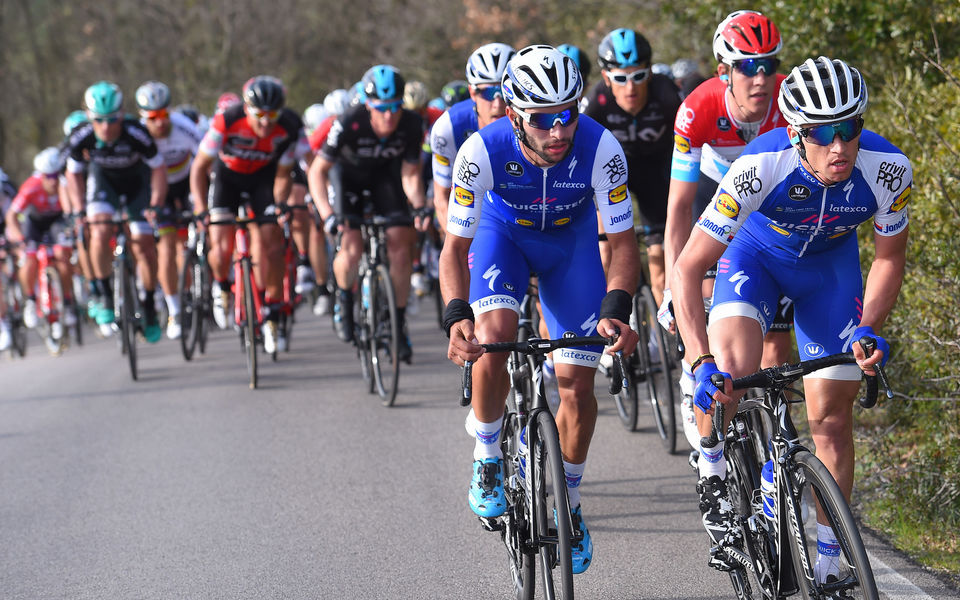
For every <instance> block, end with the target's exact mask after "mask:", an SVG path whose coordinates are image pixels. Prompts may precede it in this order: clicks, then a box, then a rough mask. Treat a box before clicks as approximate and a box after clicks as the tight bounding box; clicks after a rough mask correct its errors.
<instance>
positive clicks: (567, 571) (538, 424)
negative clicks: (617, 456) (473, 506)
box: [460, 336, 622, 600]
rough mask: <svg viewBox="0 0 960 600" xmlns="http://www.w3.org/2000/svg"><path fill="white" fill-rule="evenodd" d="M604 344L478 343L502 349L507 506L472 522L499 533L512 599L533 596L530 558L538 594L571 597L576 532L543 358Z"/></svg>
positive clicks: (466, 373)
mask: <svg viewBox="0 0 960 600" xmlns="http://www.w3.org/2000/svg"><path fill="white" fill-rule="evenodd" d="M612 343H613V338H605V337H600V336H590V337H576V336H570V337H564V338H560V339H555V340H544V339H539V338H530V339H528V340H525V341H517V342H498V343H492V344H482V346H483V347H484V349H485V350H486V351H487V352H509V353H510V355H509V357H508V359H507V372H508V375H509V378H510V395H509V396H508V398H507V407H506V412H505V413H504V417H503V428H502V430H501V435H500V445H501V450H502V452H503V487H504V495H505V499H506V502H507V508H506V512H505V513H504V514H503V516H500V517H496V518H482V517H481V518H480V522H481V523H482V524H483V527H484V528H485V529H486V530H488V531H498V532H500V536H501V539H502V541H503V544H504V546H506V549H507V555H508V557H509V561H510V575H511V577H512V579H513V583H514V586H515V590H516V597H517V598H518V599H520V600H530V599H532V598H534V595H535V591H536V565H537V562H539V564H540V579H541V582H542V583H541V585H542V586H543V596H544V597H545V598H551V599H552V598H562V599H564V600H571V599H572V598H573V566H572V565H573V556H572V554H571V551H572V548H573V546H574V544H577V543H579V542H581V541H582V537H581V535H582V534H580V532H579V530H578V531H574V528H573V519H572V515H571V512H570V511H571V507H570V501H569V498H568V497H567V483H566V477H565V475H564V471H563V456H562V455H561V453H560V436H559V433H558V431H557V423H556V421H555V420H554V417H553V413H552V412H551V411H550V408H549V406H548V404H547V399H546V398H547V397H546V393H545V390H544V381H543V361H544V357H545V356H546V355H547V354H548V353H550V352H552V351H554V350H557V349H560V348H570V347H576V346H585V345H596V344H603V345H609V344H612ZM620 361H621V357H620V356H619V353H618V356H617V357H616V363H615V364H617V365H618V367H619V368H622V363H621V362H620ZM472 367H473V365H472V363H470V362H469V361H468V362H467V363H466V364H465V365H464V368H463V380H462V394H461V398H460V403H461V405H463V406H467V405H468V404H470V400H471V397H472V388H473V384H472ZM615 391H616V390H611V393H614V392H615ZM538 559H539V560H538Z"/></svg>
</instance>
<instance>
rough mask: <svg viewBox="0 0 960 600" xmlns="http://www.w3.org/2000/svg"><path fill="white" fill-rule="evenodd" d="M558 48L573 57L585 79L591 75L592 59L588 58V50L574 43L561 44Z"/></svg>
mask: <svg viewBox="0 0 960 600" xmlns="http://www.w3.org/2000/svg"><path fill="white" fill-rule="evenodd" d="M557 50H559V51H560V52H563V53H564V54H566V55H567V56H569V57H570V58H572V59H573V62H575V63H576V64H577V68H578V69H580V75H582V76H583V78H584V79H586V78H587V77H590V59H588V58H587V53H586V52H584V51H583V50H581V49H580V48H578V47H577V46H574V45H573V44H560V45H559V46H557Z"/></svg>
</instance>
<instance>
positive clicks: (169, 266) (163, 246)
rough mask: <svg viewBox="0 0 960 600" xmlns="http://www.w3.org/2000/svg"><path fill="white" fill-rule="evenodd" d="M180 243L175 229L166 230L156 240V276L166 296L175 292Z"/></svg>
mask: <svg viewBox="0 0 960 600" xmlns="http://www.w3.org/2000/svg"><path fill="white" fill-rule="evenodd" d="M179 249H180V243H179V240H178V239H177V232H176V230H172V231H168V232H166V233H164V234H162V235H161V236H160V240H159V241H158V242H157V263H158V266H157V278H158V279H159V280H160V287H161V288H163V293H164V294H166V295H167V296H174V295H176V293H177V285H178V283H177V259H178V257H179V254H180V252H179Z"/></svg>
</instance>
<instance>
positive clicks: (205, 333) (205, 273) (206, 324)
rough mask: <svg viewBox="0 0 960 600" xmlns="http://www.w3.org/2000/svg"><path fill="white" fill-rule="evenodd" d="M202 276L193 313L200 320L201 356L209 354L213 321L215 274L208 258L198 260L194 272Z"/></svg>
mask: <svg viewBox="0 0 960 600" xmlns="http://www.w3.org/2000/svg"><path fill="white" fill-rule="evenodd" d="M197 274H199V275H200V284H199V285H197V284H196V283H194V288H195V289H194V292H193V293H194V296H196V295H197V294H198V293H199V294H200V297H199V298H196V297H195V298H194V300H193V301H194V306H195V307H196V308H195V309H194V311H193V314H194V318H195V319H197V320H198V331H197V348H198V349H199V350H200V354H206V352H207V338H208V337H209V335H210V323H211V322H212V321H213V272H212V271H211V270H210V265H209V264H208V263H207V259H206V257H203V260H200V259H198V261H197V268H196V269H195V271H194V277H196V276H197Z"/></svg>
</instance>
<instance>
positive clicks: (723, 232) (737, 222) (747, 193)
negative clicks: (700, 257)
mask: <svg viewBox="0 0 960 600" xmlns="http://www.w3.org/2000/svg"><path fill="white" fill-rule="evenodd" d="M768 156H769V155H764V154H746V155H743V156H741V157H740V158H738V159H737V160H735V161H734V163H733V165H731V167H730V170H729V171H727V174H726V175H724V176H723V179H721V180H720V185H719V186H717V191H716V192H715V193H714V195H713V199H712V200H711V201H710V203H709V204H708V205H707V207H706V208H705V209H704V210H703V213H701V214H700V217H699V218H698V219H697V225H696V227H697V229H699V230H700V231H703V232H704V233H706V234H707V235H709V236H710V237H712V238H713V239H715V240H717V241H718V242H720V243H721V244H724V245H727V244H729V243H730V242H731V241H732V240H733V236H734V235H735V234H736V233H737V230H739V229H740V227H741V226H742V225H743V224H744V223H745V222H746V220H747V217H749V216H750V213H752V212H754V211H756V210H758V209H759V208H760V206H761V205H762V204H763V200H764V198H766V193H767V192H766V190H765V189H764V187H765V186H762V185H756V186H754V185H742V184H741V185H739V186H738V185H737V183H738V182H744V181H751V180H753V179H754V178H755V177H756V173H757V172H759V171H761V170H762V167H761V166H760V163H761V162H762V161H764V160H766V159H767V158H766V157H768ZM766 187H770V186H766ZM754 189H756V190H757V191H756V192H753V191H752V190H754ZM738 190H739V191H738Z"/></svg>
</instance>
